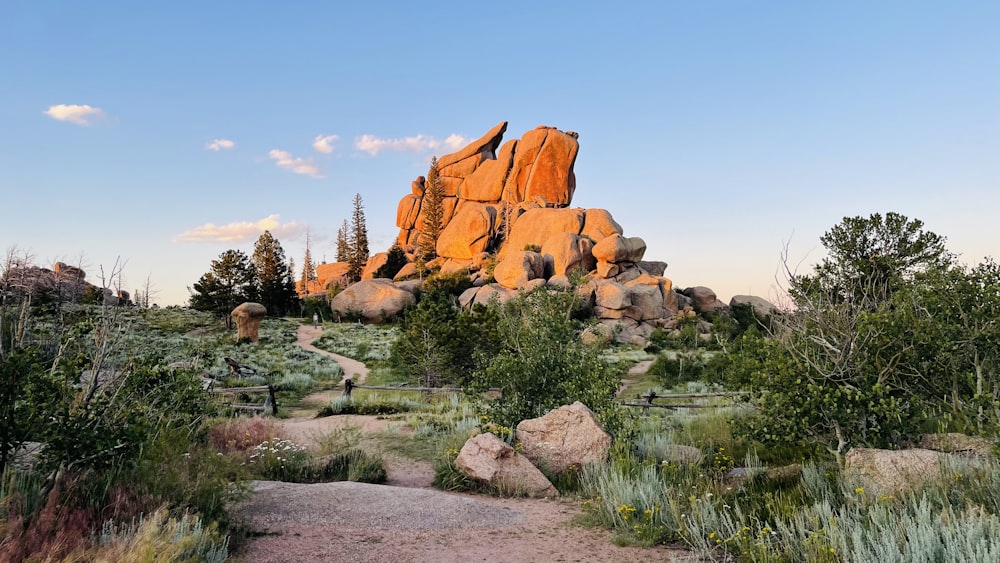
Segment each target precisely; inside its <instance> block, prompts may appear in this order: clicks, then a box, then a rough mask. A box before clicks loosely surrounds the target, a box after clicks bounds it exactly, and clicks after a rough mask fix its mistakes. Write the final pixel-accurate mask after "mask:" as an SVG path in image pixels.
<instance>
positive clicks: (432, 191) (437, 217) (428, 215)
mask: <svg viewBox="0 0 1000 563" xmlns="http://www.w3.org/2000/svg"><path fill="white" fill-rule="evenodd" d="M425 185H426V186H427V187H426V189H425V190H424V200H423V202H422V204H421V205H422V207H423V216H424V223H423V225H421V226H420V232H421V234H420V240H419V243H418V248H417V254H419V255H420V257H421V258H423V259H424V260H431V259H433V258H434V257H435V256H437V241H438V239H439V238H440V237H441V227H442V223H443V222H444V186H442V185H441V178H440V177H438V164H437V158H436V157H435V158H432V159H431V168H430V170H428V171H427V181H426V183H425Z"/></svg>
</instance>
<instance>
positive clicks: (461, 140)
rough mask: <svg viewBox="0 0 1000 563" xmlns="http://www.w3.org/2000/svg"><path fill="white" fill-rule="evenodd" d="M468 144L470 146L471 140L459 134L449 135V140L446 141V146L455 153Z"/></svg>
mask: <svg viewBox="0 0 1000 563" xmlns="http://www.w3.org/2000/svg"><path fill="white" fill-rule="evenodd" d="M467 144H469V140H468V139H466V138H465V137H463V136H461V135H459V134H457V133H452V134H451V135H448V138H447V139H445V140H444V145H445V146H446V147H448V148H449V149H451V150H453V151H457V150H458V149H460V148H462V147H464V146H465V145H467Z"/></svg>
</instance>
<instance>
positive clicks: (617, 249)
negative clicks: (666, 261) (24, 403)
mask: <svg viewBox="0 0 1000 563" xmlns="http://www.w3.org/2000/svg"><path fill="white" fill-rule="evenodd" d="M593 252H594V258H597V260H598V261H599V262H611V263H613V264H620V263H623V262H639V261H640V260H642V256H643V254H645V253H646V241H644V240H642V239H641V238H639V237H623V236H621V235H618V234H616V235H612V236H609V237H607V238H604V239H603V240H600V241H598V242H597V244H595V245H594V250H593Z"/></svg>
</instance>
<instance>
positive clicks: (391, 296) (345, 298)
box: [330, 278, 417, 323]
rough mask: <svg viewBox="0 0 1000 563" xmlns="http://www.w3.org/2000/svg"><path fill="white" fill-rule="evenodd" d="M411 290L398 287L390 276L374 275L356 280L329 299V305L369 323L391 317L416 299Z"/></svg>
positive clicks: (387, 319) (344, 315)
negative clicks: (331, 299)
mask: <svg viewBox="0 0 1000 563" xmlns="http://www.w3.org/2000/svg"><path fill="white" fill-rule="evenodd" d="M416 300H417V299H416V297H414V296H413V294H412V293H410V292H409V291H406V290H405V289H401V288H398V287H396V286H395V285H394V284H393V283H392V281H390V280H387V279H381V278H377V279H371V280H364V281H360V282H358V283H356V284H353V285H351V286H349V287H347V289H345V290H344V291H341V292H340V293H338V294H337V296H336V297H334V298H333V301H331V302H330V309H331V310H332V311H333V313H334V314H335V315H338V316H339V317H340V318H344V317H348V318H350V317H353V316H355V315H357V316H360V317H361V318H363V319H364V320H365V321H367V322H370V323H380V322H385V321H391V320H392V319H394V318H396V317H397V316H398V315H399V314H400V313H401V312H402V311H403V309H405V308H406V307H409V306H410V305H413V304H414V303H415V302H416Z"/></svg>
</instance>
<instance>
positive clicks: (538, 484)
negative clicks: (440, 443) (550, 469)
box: [455, 432, 559, 497]
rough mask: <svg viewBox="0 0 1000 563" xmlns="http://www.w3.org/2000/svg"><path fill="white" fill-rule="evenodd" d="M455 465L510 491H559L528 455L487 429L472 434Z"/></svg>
mask: <svg viewBox="0 0 1000 563" xmlns="http://www.w3.org/2000/svg"><path fill="white" fill-rule="evenodd" d="M455 466H456V467H458V469H459V470H460V471H461V472H462V473H464V474H465V475H467V476H468V477H470V478H472V479H474V480H476V481H479V482H480V483H486V484H488V485H490V486H491V487H493V488H495V489H496V490H499V491H501V492H503V493H507V494H523V495H527V496H530V497H554V496H558V495H559V492H558V491H556V488H555V487H553V486H552V483H550V482H549V480H548V479H546V478H545V475H542V472H541V471H539V470H538V468H536V467H535V466H534V465H532V464H531V462H530V461H528V458H526V457H525V456H523V455H521V454H519V453H517V452H516V451H515V450H514V448H512V447H510V446H509V445H507V444H506V443H505V442H504V441H503V440H501V439H500V438H497V437H496V436H495V435H493V434H491V433H489V432H487V433H486V434H479V435H478V436H475V437H473V438H469V440H468V441H466V442H465V445H464V446H462V450H461V451H460V452H458V458H456V459H455Z"/></svg>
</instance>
